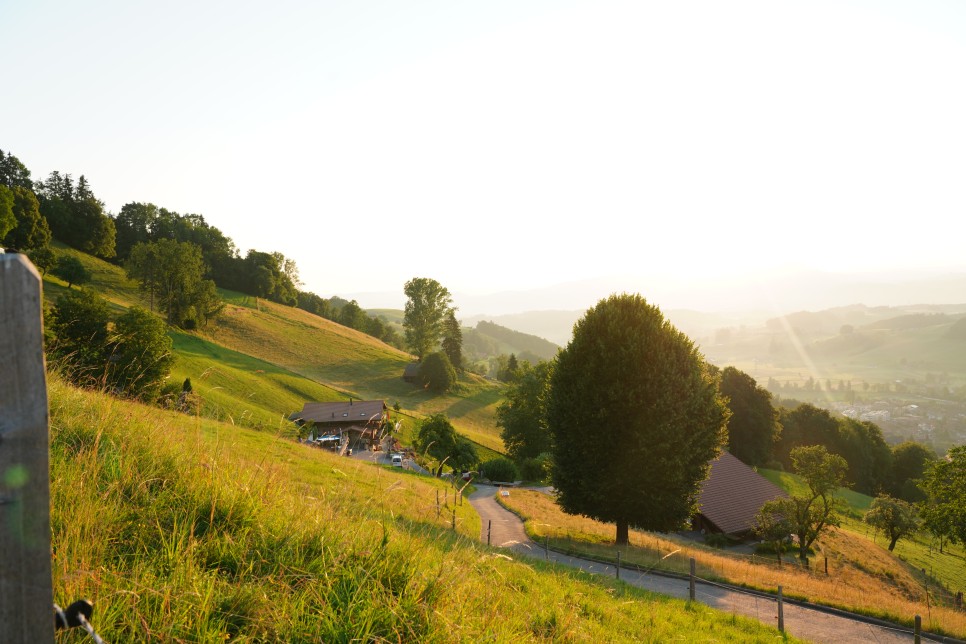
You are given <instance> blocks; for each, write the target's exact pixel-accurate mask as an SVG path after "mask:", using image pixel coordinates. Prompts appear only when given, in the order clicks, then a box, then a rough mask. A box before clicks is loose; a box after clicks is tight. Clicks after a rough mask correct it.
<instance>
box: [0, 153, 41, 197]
mask: <svg viewBox="0 0 966 644" xmlns="http://www.w3.org/2000/svg"><path fill="white" fill-rule="evenodd" d="M0 185H4V186H7V187H8V188H13V187H14V186H20V187H21V188H26V189H27V190H33V187H34V182H33V181H31V179H30V170H28V169H27V166H25V165H24V164H23V163H21V162H20V159H18V158H17V157H15V156H13V155H12V154H11V153H9V152H7V153H4V151H3V150H0Z"/></svg>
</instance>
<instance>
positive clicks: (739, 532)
mask: <svg viewBox="0 0 966 644" xmlns="http://www.w3.org/2000/svg"><path fill="white" fill-rule="evenodd" d="M786 496H788V495H787V494H785V491H784V490H782V489H781V488H780V487H778V486H777V485H775V484H774V483H772V482H771V481H769V480H768V479H766V478H765V477H763V476H762V475H760V474H759V473H758V472H756V471H755V470H753V469H751V468H750V467H748V466H747V465H745V464H744V463H742V462H741V461H739V460H738V459H737V458H735V457H734V456H732V455H731V454H729V453H728V452H722V453H721V456H719V457H718V458H716V459H715V460H713V461H711V473H710V475H709V476H708V479H707V480H706V481H705V482H704V483H703V484H702V486H701V492H700V493H699V494H698V514H697V516H695V517H694V519H693V520H692V523H693V524H694V528H695V529H696V530H705V531H708V532H723V533H724V534H729V535H735V536H745V535H747V534H749V533H750V532H751V531H752V529H753V528H754V527H755V515H756V514H757V513H758V510H760V509H761V506H762V505H764V504H765V502H767V501H771V500H773V499H777V498H780V497H786Z"/></svg>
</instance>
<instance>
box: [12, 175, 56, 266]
mask: <svg viewBox="0 0 966 644" xmlns="http://www.w3.org/2000/svg"><path fill="white" fill-rule="evenodd" d="M11 193H12V196H13V204H12V205H13V216H14V219H15V220H16V226H15V227H14V228H13V230H11V231H10V232H9V233H8V234H7V236H6V239H5V243H6V244H7V245H8V246H13V247H14V248H16V249H18V250H21V251H24V252H27V251H30V250H35V249H38V248H46V247H47V246H48V245H49V244H50V227H49V226H48V225H47V220H46V219H44V216H43V215H42V214H40V204H39V203H38V202H37V196H36V195H35V194H34V193H33V192H32V191H31V190H28V189H27V188H23V187H21V186H15V187H13V188H12V189H11Z"/></svg>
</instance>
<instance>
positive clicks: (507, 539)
mask: <svg viewBox="0 0 966 644" xmlns="http://www.w3.org/2000/svg"><path fill="white" fill-rule="evenodd" d="M496 493H497V489H496V488H495V487H492V486H486V485H478V486H477V489H476V492H474V493H473V494H472V495H471V496H470V497H469V501H470V503H472V504H473V507H474V508H476V511H477V512H478V513H479V515H480V518H481V519H482V520H483V533H482V535H481V539H482V540H483V541H484V542H486V540H487V527H488V526H492V527H491V530H490V545H493V546H497V547H502V548H511V549H513V550H514V551H516V552H519V553H521V554H524V555H528V556H531V557H540V558H548V559H549V560H551V561H554V562H557V563H561V564H565V565H568V566H573V567H575V568H581V569H583V570H585V571H587V572H590V573H596V574H602V575H608V576H614V575H615V573H616V570H615V568H614V566H609V565H604V564H600V563H597V562H593V561H588V560H586V559H579V558H577V557H570V556H567V555H563V554H559V553H555V552H552V551H551V552H550V553H549V554H548V553H546V552H545V551H544V549H543V547H542V546H540V545H538V544H536V543H534V542H533V541H530V539H529V538H528V537H527V535H526V532H525V531H524V529H523V522H522V521H520V519H519V517H517V516H516V515H515V514H513V513H512V512H510V511H508V510H506V509H505V508H504V507H503V506H501V505H500V504H499V503H497V501H496ZM512 493H513V492H512V490H511V491H510V494H512ZM621 580H622V581H625V582H627V583H629V584H633V585H635V586H638V587H640V588H645V589H647V590H651V591H654V592H658V593H661V594H665V595H671V596H672V597H679V598H682V599H687V598H688V595H689V589H688V582H687V580H680V579H673V578H670V577H661V576H658V575H654V574H645V573H637V572H633V571H630V570H621ZM695 598H696V599H697V600H698V601H700V602H702V603H704V604H707V605H708V606H712V607H714V608H717V609H719V610H723V611H727V612H730V613H737V614H739V615H745V616H748V617H752V618H754V619H757V620H760V621H762V622H764V623H766V624H769V625H771V626H775V627H777V626H778V605H777V602H776V601H775V600H773V599H770V598H766V597H758V596H755V595H749V594H746V593H739V592H735V591H731V590H727V589H724V588H719V587H717V586H712V585H709V584H704V583H697V584H696V585H695ZM783 612H784V619H785V630H786V631H787V632H788V633H790V634H791V635H794V636H795V637H798V638H801V639H805V640H809V641H812V642H823V643H826V642H827V643H829V644H833V643H834V644H839V643H842V642H848V643H850V644H851V643H853V642H855V643H859V642H870V643H875V644H892V643H894V642H912V641H913V637H912V635H910V634H908V633H903V632H898V631H895V630H891V629H888V628H884V627H881V626H876V625H874V624H867V623H865V622H862V621H858V620H854V619H849V618H847V617H843V616H840V615H830V614H828V613H824V612H822V611H819V610H814V609H810V608H805V607H802V606H795V605H792V604H789V603H785V605H784V610H783ZM923 641H928V640H926V639H925V638H923Z"/></svg>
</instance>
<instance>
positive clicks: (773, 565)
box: [500, 490, 966, 637]
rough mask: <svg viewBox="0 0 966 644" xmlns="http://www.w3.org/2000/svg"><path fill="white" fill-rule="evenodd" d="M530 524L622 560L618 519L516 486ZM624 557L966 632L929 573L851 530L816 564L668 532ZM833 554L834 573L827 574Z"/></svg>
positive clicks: (539, 533)
mask: <svg viewBox="0 0 966 644" xmlns="http://www.w3.org/2000/svg"><path fill="white" fill-rule="evenodd" d="M500 502H501V503H503V504H504V505H505V506H506V507H508V508H509V509H511V510H512V511H514V512H516V513H517V514H518V515H519V516H521V517H522V518H523V519H524V521H525V527H526V530H527V534H529V535H530V537H531V538H532V539H534V540H536V541H539V542H541V543H542V542H543V541H544V539H549V541H550V544H551V546H552V547H555V548H557V549H559V550H562V551H565V552H570V553H574V554H585V555H589V556H592V557H594V558H597V559H603V560H608V561H616V560H617V551H618V548H617V547H616V546H615V545H614V532H615V529H614V526H613V524H607V523H602V522H599V521H595V520H593V519H589V518H587V517H579V516H572V515H568V514H565V513H564V512H563V511H562V510H561V509H560V508H559V506H557V504H556V503H555V502H554V501H553V499H552V498H551V497H550V496H548V495H546V494H542V493H539V492H536V491H531V490H514V491H513V492H512V493H511V495H510V496H509V497H508V498H502V497H501V499H500ZM620 551H621V556H622V560H623V561H624V562H626V563H628V564H636V565H638V566H641V567H643V568H651V567H655V568H657V569H659V570H668V571H672V572H678V573H687V572H688V569H689V559H690V558H692V557H693V558H694V559H695V561H696V566H697V574H698V576H700V577H704V578H708V579H716V580H721V581H726V582H728V583H732V584H735V585H739V586H745V587H748V588H755V589H759V590H765V591H769V592H775V591H776V589H777V587H778V585H779V584H780V585H782V587H783V591H784V593H785V595H786V596H789V597H795V598H799V599H806V600H808V601H811V602H814V603H820V604H825V605H828V606H834V607H838V608H842V609H845V610H851V611H854V612H858V613H863V614H867V615H871V616H874V617H880V618H883V619H888V620H891V621H895V622H899V623H902V624H906V625H910V626H911V625H912V622H913V618H914V616H915V615H917V614H919V615H921V616H922V618H923V625H924V628H926V629H928V630H931V631H935V632H943V633H947V634H953V635H956V636H958V637H962V636H963V635H966V615H964V614H963V613H962V612H959V611H957V610H955V609H954V608H948V607H938V606H937V605H936V603H937V601H944V602H945V603H946V606H948V605H949V602H950V600H951V598H950V597H949V596H948V594H946V593H939V592H937V590H938V589H937V588H931V589H930V590H931V593H930V604H929V605H928V606H927V603H926V594H925V588H924V586H923V583H922V576H921V574H918V571H916V570H915V568H913V567H912V566H909V565H907V564H905V563H904V562H902V561H901V560H899V559H898V558H896V557H894V556H892V555H891V554H890V553H889V552H888V551H887V550H886V549H885V548H884V547H882V546H879V545H876V544H875V543H873V541H872V540H871V539H868V538H866V537H864V536H863V535H859V534H855V533H852V532H849V531H847V530H841V529H833V530H831V531H830V533H829V534H828V535H827V536H825V537H823V538H822V539H821V540H820V542H819V547H818V551H817V553H816V556H815V557H813V560H812V567H811V569H804V568H802V567H800V566H799V565H797V564H796V563H795V560H794V559H792V558H791V557H787V556H786V558H785V564H784V565H783V566H782V567H781V568H779V567H778V566H777V561H776V559H775V558H774V557H773V556H770V557H767V558H766V557H759V556H751V555H742V554H738V553H735V552H729V551H725V550H716V549H713V548H710V547H708V546H705V545H703V544H699V543H695V542H693V541H688V540H686V539H684V538H682V537H679V536H676V535H669V534H656V533H650V532H642V531H636V530H632V531H631V534H630V546H629V547H626V548H620ZM825 558H827V559H828V566H829V574H828V575H826V574H825V573H824V560H825Z"/></svg>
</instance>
